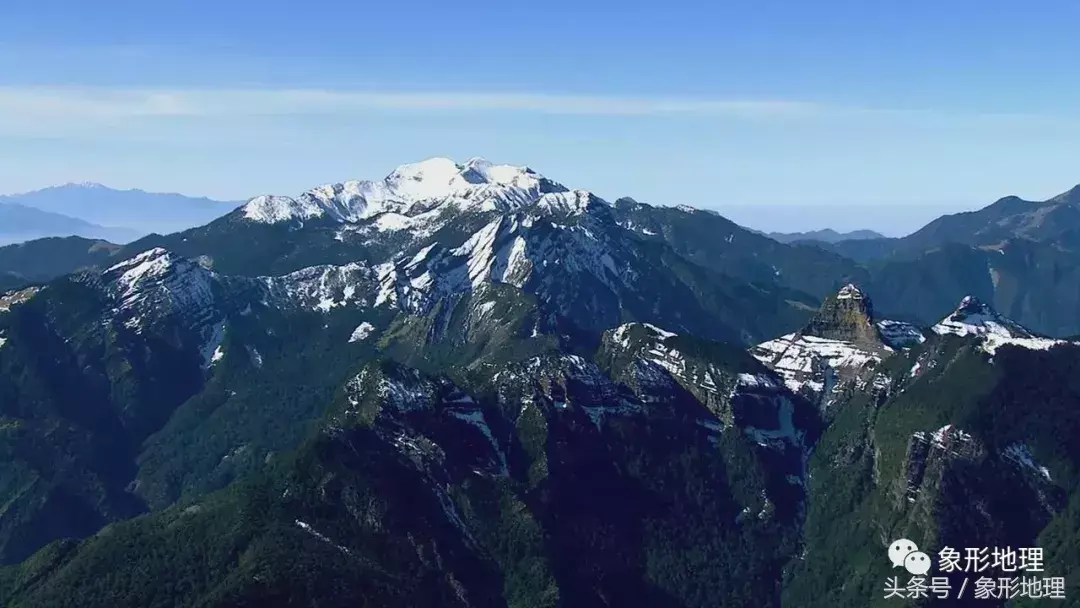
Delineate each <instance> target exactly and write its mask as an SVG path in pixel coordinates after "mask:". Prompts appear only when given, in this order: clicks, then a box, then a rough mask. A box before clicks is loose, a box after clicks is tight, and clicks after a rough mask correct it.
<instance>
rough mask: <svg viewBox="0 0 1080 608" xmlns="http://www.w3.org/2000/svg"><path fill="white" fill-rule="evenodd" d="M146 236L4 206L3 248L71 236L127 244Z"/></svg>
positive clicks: (0, 218) (0, 214) (0, 219)
mask: <svg viewBox="0 0 1080 608" xmlns="http://www.w3.org/2000/svg"><path fill="white" fill-rule="evenodd" d="M143 234H144V233H142V232H139V231H137V230H132V229H129V228H110V227H106V226H99V225H97V224H92V223H90V222H87V221H85V220H81V219H79V218H75V217H70V216H67V215H62V214H60V213H52V212H49V211H42V210H40V209H35V208H33V207H28V206H26V205H21V204H17V203H0V245H7V244H10V243H18V242H22V241H29V240H33V239H39V238H43V237H51V236H67V235H78V236H82V237H87V238H96V239H105V240H108V241H112V242H114V243H127V242H129V241H133V240H135V239H137V238H139V237H140V236H143Z"/></svg>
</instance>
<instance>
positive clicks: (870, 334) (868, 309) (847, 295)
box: [802, 283, 884, 350]
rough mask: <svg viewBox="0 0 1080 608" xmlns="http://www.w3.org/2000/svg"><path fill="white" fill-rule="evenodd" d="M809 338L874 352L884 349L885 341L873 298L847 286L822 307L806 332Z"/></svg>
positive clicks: (804, 331) (850, 285)
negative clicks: (839, 341) (853, 344)
mask: <svg viewBox="0 0 1080 608" xmlns="http://www.w3.org/2000/svg"><path fill="white" fill-rule="evenodd" d="M802 334H803V335H805V336H817V337H819V338H827V339H830V340H843V341H845V342H853V343H855V344H858V345H860V346H863V347H867V348H870V349H874V350H877V349H881V348H883V347H884V341H883V340H882V338H881V334H880V332H879V331H878V328H877V327H876V326H875V325H874V309H873V304H872V303H871V301H870V298H869V297H867V296H866V294H864V293H863V292H862V291H861V290H860V289H859V288H858V287H856V286H855V285H852V284H850V283H849V284H847V285H845V286H844V287H842V288H841V289H840V291H839V292H837V294H836V295H835V296H833V297H831V298H829V299H827V300H825V303H824V304H822V305H821V310H819V311H818V313H817V315H815V316H814V318H813V319H811V320H810V323H808V324H807V325H806V327H805V328H804V329H803V330H802Z"/></svg>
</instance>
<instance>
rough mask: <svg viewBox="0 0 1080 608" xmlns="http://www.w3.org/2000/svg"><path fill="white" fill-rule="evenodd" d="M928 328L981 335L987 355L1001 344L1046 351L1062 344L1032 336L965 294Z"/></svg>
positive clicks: (991, 308)
mask: <svg viewBox="0 0 1080 608" xmlns="http://www.w3.org/2000/svg"><path fill="white" fill-rule="evenodd" d="M931 330H932V331H933V332H934V333H936V334H939V335H947V334H953V335H957V336H974V337H977V338H981V342H982V343H981V345H980V347H981V348H982V349H983V350H984V351H986V352H988V353H990V354H993V353H994V352H995V351H996V350H997V349H998V347H1000V346H1004V345H1010V346H1019V347H1021V348H1027V349H1031V350H1046V349H1049V348H1053V347H1054V346H1057V345H1058V344H1065V343H1066V341H1065V340H1054V339H1052V338H1043V337H1039V336H1036V335H1035V334H1033V333H1031V332H1030V331H1028V330H1027V329H1026V328H1024V327H1023V326H1022V325H1020V324H1019V323H1017V322H1016V321H1013V320H1012V319H1009V318H1007V317H1005V316H1004V315H1001V314H1000V313H998V312H997V311H996V310H994V308H993V307H992V306H990V305H989V304H987V303H985V302H983V301H982V300H979V299H978V298H976V297H974V296H966V297H965V298H964V299H963V300H961V301H960V305H959V306H957V307H956V310H954V311H953V312H952V314H950V315H949V316H947V317H945V318H944V319H942V320H941V322H940V323H938V324H937V325H934V326H933V327H932V328H931Z"/></svg>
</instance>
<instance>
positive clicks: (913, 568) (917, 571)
mask: <svg viewBox="0 0 1080 608" xmlns="http://www.w3.org/2000/svg"><path fill="white" fill-rule="evenodd" d="M889 561H890V562H892V566H893V568H899V567H901V566H902V567H904V568H905V569H906V570H907V571H908V572H910V573H911V574H913V575H915V576H922V575H924V574H926V573H927V572H929V571H930V556H929V555H927V554H925V553H923V552H922V551H919V547H918V545H916V544H915V543H913V542H911V541H910V540H908V539H906V538H901V539H899V540H894V541H893V542H892V544H891V545H889Z"/></svg>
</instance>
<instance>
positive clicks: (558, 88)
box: [0, 0, 1080, 233]
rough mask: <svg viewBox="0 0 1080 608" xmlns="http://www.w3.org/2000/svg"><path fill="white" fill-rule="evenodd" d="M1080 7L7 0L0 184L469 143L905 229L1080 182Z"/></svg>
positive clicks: (316, 169)
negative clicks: (946, 213) (942, 214)
mask: <svg viewBox="0 0 1080 608" xmlns="http://www.w3.org/2000/svg"><path fill="white" fill-rule="evenodd" d="M1076 23H1080V5H1078V4H1076V3H1070V2H1051V1H1047V2H1040V3H1039V5H1038V10H1035V9H1034V8H1033V7H1031V6H1024V5H1023V4H1022V3H1017V2H998V1H994V0H983V1H980V2H976V1H971V0H956V1H952V2H924V1H922V0H912V1H908V2H903V3H900V2H896V3H883V2H876V3H875V2H861V1H850V2H831V1H826V0H822V1H818V2H770V1H767V0H765V1H757V2H749V1H746V2H713V3H706V2H693V3H691V2H682V1H680V0H669V1H667V2H663V3H639V2H634V3H627V2H620V3H616V2H608V1H606V0H605V1H599V2H580V1H578V2H564V1H562V0H555V1H549V2H545V3H510V2H504V3H499V4H495V3H490V4H489V3H483V2H474V3H471V4H460V3H428V2H413V3H407V4H403V3H382V2H378V3H355V2H350V3H346V2H326V1H319V0H314V1H307V2H304V3H298V2H293V1H290V2H285V1H282V0H265V1H262V2H258V3H255V2H249V1H239V0H237V1H228V2H222V1H220V0H219V1H217V2H209V1H206V0H186V1H184V2H180V1H176V0H169V1H162V2H145V1H143V2H134V1H130V2H129V1H121V0H106V1H103V2H93V3H91V2H85V1H82V0H65V1H50V0H32V1H26V0H7V1H6V2H4V3H3V4H2V5H0V192H18V191H24V190H29V189H34V188H38V187H42V186H46V185H50V184H56V183H62V182H67V181H99V182H102V183H105V184H107V185H111V186H116V187H139V188H143V189H148V190H159V191H161V190H165V191H179V192H183V193H189V194H197V195H208V196H214V197H218V198H229V199H241V198H247V197H250V196H254V195H257V194H260V193H268V192H273V193H282V194H295V193H297V192H300V191H302V190H304V189H306V188H309V187H311V186H314V185H317V184H320V183H325V182H332V181H341V180H344V179H350V178H375V177H381V176H382V175H384V174H386V173H388V172H389V171H390V170H391V169H393V167H394V166H396V165H398V164H402V163H405V162H411V161H416V160H420V159H423V158H427V157H431V156H449V157H452V158H457V159H460V160H465V159H467V158H469V157H472V156H484V157H486V158H489V159H491V160H494V161H498V162H508V163H515V164H528V165H530V166H531V167H533V168H534V169H536V170H537V171H539V172H541V173H543V174H545V175H548V176H549V177H551V178H553V179H556V180H558V181H561V182H563V183H565V184H567V185H569V186H572V187H580V188H587V189H590V190H593V191H595V192H596V193H598V194H599V195H601V196H604V197H606V198H609V199H614V198H616V197H619V196H633V197H634V198H636V199H638V200H641V201H644V202H651V203H656V204H680V203H685V204H690V205H695V206H701V207H713V208H720V209H721V210H725V209H729V208H730V209H731V210H732V211H731V214H732V215H733V217H735V219H737V220H742V221H744V222H746V223H750V224H752V225H754V224H756V225H757V226H758V227H762V228H779V229H792V228H798V227H801V226H805V227H806V228H808V229H809V228H822V227H825V226H829V225H831V226H834V227H838V228H842V229H849V228H855V227H859V226H866V227H871V228H876V229H879V230H883V231H885V232H890V231H891V232H894V233H895V232H898V231H905V230H907V229H909V228H913V227H915V226H901V225H900V224H898V222H902V221H903V220H904V216H905V214H904V213H903V209H910V210H911V212H910V213H909V214H907V215H908V216H911V217H916V216H917V217H919V218H921V219H929V217H931V216H932V215H933V214H934V213H936V212H938V211H941V210H945V209H967V208H974V207H977V206H981V205H985V204H988V203H990V202H992V201H993V200H995V199H996V198H999V197H1001V196H1004V195H1007V194H1018V195H1021V196H1024V197H1028V198H1046V197H1049V196H1051V195H1053V194H1055V193H1057V192H1059V191H1062V190H1065V189H1068V188H1069V187H1071V186H1072V185H1074V184H1075V183H1077V182H1080V165H1078V164H1077V163H1076V160H1075V159H1077V158H1080V104H1078V103H1077V102H1078V101H1080V80H1078V79H1076V78H1075V63H1076V60H1077V59H1078V58H1080V39H1078V38H1077V36H1076V35H1075V24H1076ZM852 207H858V213H852V209H851V208H852ZM789 208H790V209H789ZM778 210H779V211H778ZM759 211H760V213H759ZM739 214H743V215H744V216H745V217H746V218H749V219H744V218H741V217H738V216H739ZM923 216H926V217H925V218H923ZM793 218H799V219H798V220H795V219H793ZM908 221H909V223H910V222H912V221H914V220H908ZM793 223H794V224H797V225H792V224H793ZM916 223H917V222H916Z"/></svg>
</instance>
